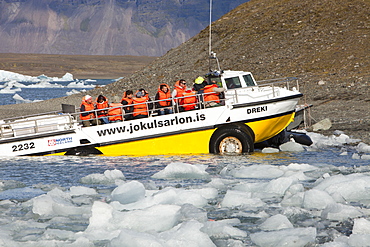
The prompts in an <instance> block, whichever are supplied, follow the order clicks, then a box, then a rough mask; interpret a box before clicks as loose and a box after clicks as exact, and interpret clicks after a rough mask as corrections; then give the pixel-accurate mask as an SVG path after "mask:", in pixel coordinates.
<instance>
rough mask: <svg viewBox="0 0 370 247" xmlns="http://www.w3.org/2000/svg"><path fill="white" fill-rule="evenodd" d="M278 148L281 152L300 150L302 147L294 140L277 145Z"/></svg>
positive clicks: (302, 149)
mask: <svg viewBox="0 0 370 247" xmlns="http://www.w3.org/2000/svg"><path fill="white" fill-rule="evenodd" d="M279 149H280V150H281V151H283V152H302V151H304V147H303V146H302V145H301V144H299V143H296V142H286V143H283V144H281V145H280V146H279Z"/></svg>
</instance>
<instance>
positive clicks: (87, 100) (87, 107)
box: [80, 95, 98, 127]
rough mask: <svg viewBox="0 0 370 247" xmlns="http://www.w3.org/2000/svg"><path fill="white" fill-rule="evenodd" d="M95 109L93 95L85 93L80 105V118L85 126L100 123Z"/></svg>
mask: <svg viewBox="0 0 370 247" xmlns="http://www.w3.org/2000/svg"><path fill="white" fill-rule="evenodd" d="M94 110H95V105H94V103H93V101H92V97H91V96H90V95H85V96H84V97H83V98H82V102H81V105H80V119H81V120H82V125H83V126H84V127H88V126H90V125H97V124H98V121H97V119H96V115H95V111H94Z"/></svg>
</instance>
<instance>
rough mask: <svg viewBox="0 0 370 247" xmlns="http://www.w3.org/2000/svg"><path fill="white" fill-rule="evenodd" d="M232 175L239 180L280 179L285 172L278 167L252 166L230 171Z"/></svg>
mask: <svg viewBox="0 0 370 247" xmlns="http://www.w3.org/2000/svg"><path fill="white" fill-rule="evenodd" d="M230 175H232V176H234V177H237V178H278V177H281V176H282V175H284V172H283V171H282V170H280V169H279V167H277V166H272V165H251V166H248V167H243V168H239V169H233V170H232V171H230Z"/></svg>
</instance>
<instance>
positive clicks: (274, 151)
mask: <svg viewBox="0 0 370 247" xmlns="http://www.w3.org/2000/svg"><path fill="white" fill-rule="evenodd" d="M278 152H280V150H279V149H278V148H271V147H267V148H264V149H262V153H264V154H273V153H278Z"/></svg>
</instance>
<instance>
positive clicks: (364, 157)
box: [361, 154, 370, 160]
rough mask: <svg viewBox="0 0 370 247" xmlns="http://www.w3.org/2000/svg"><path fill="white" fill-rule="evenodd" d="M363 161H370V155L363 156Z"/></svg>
mask: <svg viewBox="0 0 370 247" xmlns="http://www.w3.org/2000/svg"><path fill="white" fill-rule="evenodd" d="M361 159H362V160H370V155H369V154H363V155H361Z"/></svg>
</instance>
